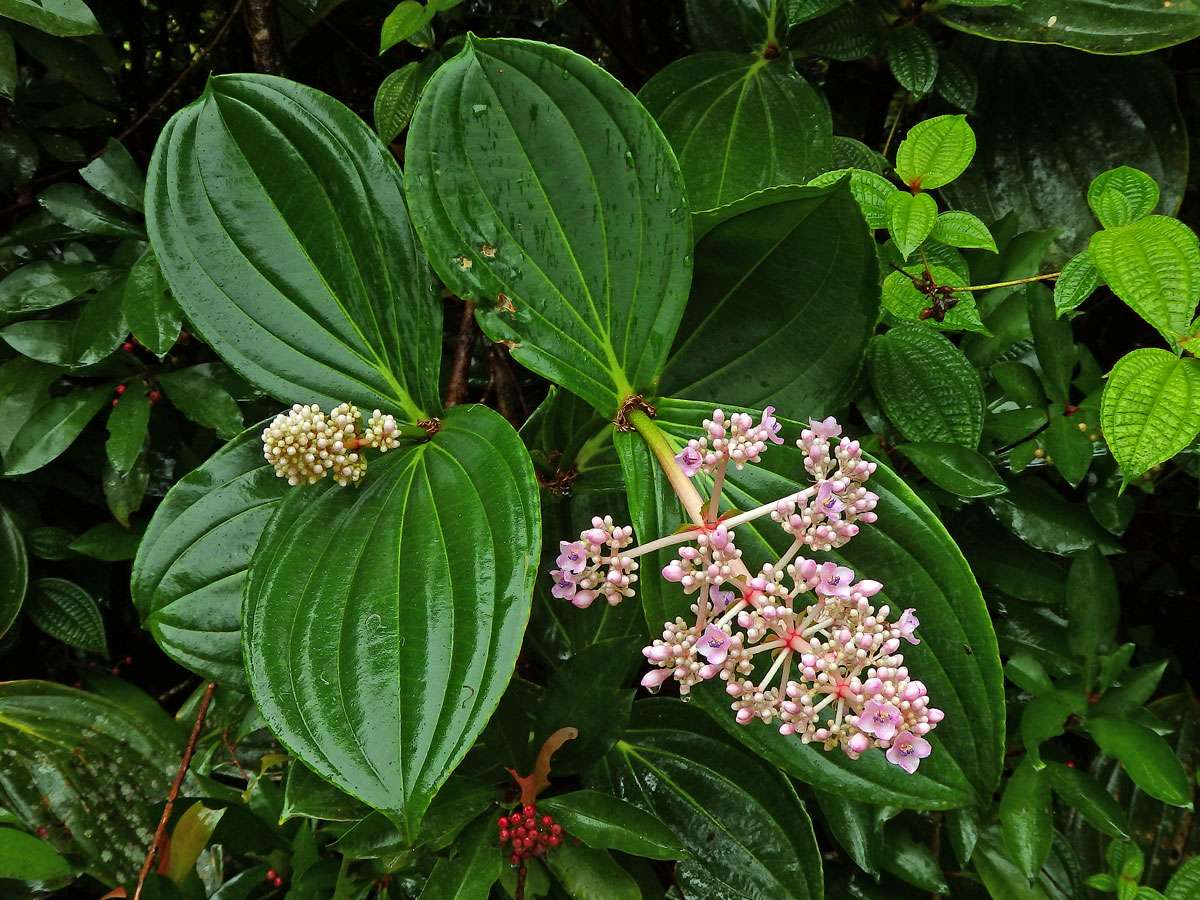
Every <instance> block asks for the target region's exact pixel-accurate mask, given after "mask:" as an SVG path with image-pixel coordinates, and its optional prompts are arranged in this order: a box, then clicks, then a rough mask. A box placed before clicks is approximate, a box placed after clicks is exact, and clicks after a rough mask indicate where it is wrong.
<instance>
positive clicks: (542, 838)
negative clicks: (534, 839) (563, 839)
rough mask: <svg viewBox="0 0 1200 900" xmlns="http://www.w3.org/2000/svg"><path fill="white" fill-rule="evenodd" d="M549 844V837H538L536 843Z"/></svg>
mask: <svg viewBox="0 0 1200 900" xmlns="http://www.w3.org/2000/svg"><path fill="white" fill-rule="evenodd" d="M549 842H550V835H548V834H539V835H538V843H539V844H547V843H549Z"/></svg>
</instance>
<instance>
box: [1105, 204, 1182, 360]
mask: <svg viewBox="0 0 1200 900" xmlns="http://www.w3.org/2000/svg"><path fill="white" fill-rule="evenodd" d="M1088 256H1089V257H1090V258H1091V260H1092V262H1093V263H1094V264H1095V266H1096V269H1097V271H1098V272H1099V273H1100V277H1101V278H1103V279H1104V280H1105V281H1106V282H1107V283H1108V286H1109V287H1110V288H1112V291H1113V293H1114V294H1116V295H1117V296H1118V297H1120V298H1121V299H1122V300H1124V301H1125V303H1126V304H1127V305H1128V306H1129V307H1130V308H1131V309H1132V310H1133V311H1134V312H1135V313H1137V314H1138V315H1139V316H1141V317H1142V318H1143V319H1145V320H1146V321H1147V322H1149V323H1150V324H1151V325H1153V326H1154V327H1155V328H1157V329H1158V333H1159V334H1161V335H1162V336H1163V338H1164V339H1165V340H1166V341H1167V343H1168V344H1170V345H1171V346H1175V342H1176V341H1177V340H1178V339H1179V338H1181V337H1185V336H1187V335H1188V334H1189V333H1190V332H1191V329H1190V328H1189V325H1190V324H1191V321H1192V316H1194V315H1195V313H1196V303H1197V301H1200V243H1198V242H1197V240H1196V233H1195V232H1194V231H1192V229H1190V228H1188V227H1187V226H1186V225H1184V224H1183V223H1182V222H1180V221H1179V220H1178V219H1171V218H1168V217H1167V216H1148V217H1147V218H1144V219H1139V220H1138V221H1136V222H1133V223H1132V224H1130V225H1124V226H1121V227H1119V228H1106V229H1104V230H1103V231H1097V232H1096V233H1095V234H1094V235H1092V240H1091V243H1089V244H1088Z"/></svg>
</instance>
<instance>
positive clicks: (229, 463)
mask: <svg viewBox="0 0 1200 900" xmlns="http://www.w3.org/2000/svg"><path fill="white" fill-rule="evenodd" d="M260 431H261V427H259V426H256V427H253V428H250V429H248V430H247V431H246V432H245V433H243V434H242V435H241V436H240V437H238V438H236V439H234V440H233V441H231V442H230V443H228V444H226V445H225V446H224V447H222V448H221V449H220V450H218V451H217V452H216V453H215V454H214V455H213V456H212V457H210V458H209V459H208V460H207V461H206V462H204V463H203V464H202V465H201V466H199V467H198V468H196V469H194V470H192V471H191V472H189V473H188V474H187V475H185V476H184V477H183V478H182V479H180V481H179V482H178V483H177V484H176V485H175V486H174V487H173V488H171V490H170V491H169V492H168V493H167V496H166V498H165V499H164V500H163V502H162V503H161V504H160V505H159V507H158V509H157V510H156V511H155V514H154V518H153V519H151V520H150V525H149V527H148V528H147V530H146V538H145V540H143V541H142V543H141V545H140V546H139V547H138V553H137V558H136V559H135V561H134V565H133V579H132V583H131V588H132V593H133V602H134V606H136V607H137V611H138V615H139V616H140V617H141V620H142V625H143V627H145V628H147V629H148V630H149V631H150V634H151V635H152V636H153V637H154V639H155V641H157V642H158V644H159V646H160V647H162V649H163V651H164V652H165V653H166V654H167V655H168V656H169V657H171V659H173V660H175V661H176V662H177V663H179V664H180V665H182V666H184V667H185V668H187V669H189V670H191V671H193V672H195V673H196V674H198V675H199V676H200V677H201V678H204V679H206V680H209V681H216V682H218V683H219V684H222V685H230V686H232V687H234V688H235V689H242V690H244V689H245V674H244V671H243V667H242V648H241V626H240V621H239V620H240V617H241V608H242V586H243V584H244V583H245V580H246V570H247V569H248V568H249V566H250V556H251V554H252V553H253V550H254V547H255V545H257V543H258V539H259V536H260V535H261V534H262V530H263V528H264V527H266V524H267V520H268V519H269V518H270V517H271V514H272V513H273V512H274V511H275V507H276V506H277V505H278V503H279V501H280V500H281V499H282V498H283V496H284V494H285V493H286V492H287V489H288V485H287V482H286V481H285V480H284V479H282V478H277V477H276V476H275V472H274V470H272V469H271V468H270V467H268V466H265V465H264V464H263V458H262V438H261V437H260V436H259V432H260Z"/></svg>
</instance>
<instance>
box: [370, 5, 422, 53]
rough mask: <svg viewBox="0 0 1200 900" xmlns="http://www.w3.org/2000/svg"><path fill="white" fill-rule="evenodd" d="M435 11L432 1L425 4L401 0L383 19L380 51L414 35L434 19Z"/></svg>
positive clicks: (380, 33)
mask: <svg viewBox="0 0 1200 900" xmlns="http://www.w3.org/2000/svg"><path fill="white" fill-rule="evenodd" d="M435 12H436V10H435V9H434V6H433V4H432V3H430V4H429V5H428V6H423V5H421V4H420V3H418V2H417V0H401V2H400V3H397V4H396V8H395V9H393V10H392V11H391V12H390V13H388V15H387V18H386V19H384V20H383V28H382V30H381V31H380V32H379V52H380V53H383V52H384V51H385V50H387V49H388V48H389V47H394V46H395V45H396V44H398V43H400V42H401V41H403V40H407V39H408V38H410V37H412V36H413V35H414V34H416V33H417V32H418V31H420V30H421V29H422V28H424V27H425V26H426V25H428V24H429V23H430V22H431V21H432V20H433V14H434V13H435Z"/></svg>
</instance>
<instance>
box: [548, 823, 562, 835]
mask: <svg viewBox="0 0 1200 900" xmlns="http://www.w3.org/2000/svg"><path fill="white" fill-rule="evenodd" d="M550 833H551V834H562V826H561V825H559V824H557V823H555V824H554V825H551V826H550Z"/></svg>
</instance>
